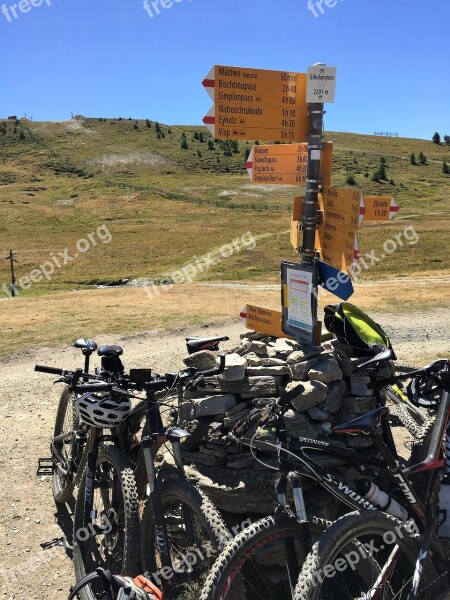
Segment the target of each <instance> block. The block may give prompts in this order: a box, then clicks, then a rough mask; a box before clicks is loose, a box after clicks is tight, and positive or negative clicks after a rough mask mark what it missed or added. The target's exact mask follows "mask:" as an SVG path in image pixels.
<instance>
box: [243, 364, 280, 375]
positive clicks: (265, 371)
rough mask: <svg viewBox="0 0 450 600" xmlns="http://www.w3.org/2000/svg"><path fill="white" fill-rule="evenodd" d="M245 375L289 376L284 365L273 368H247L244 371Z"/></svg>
mask: <svg viewBox="0 0 450 600" xmlns="http://www.w3.org/2000/svg"><path fill="white" fill-rule="evenodd" d="M246 373H247V375H249V376H252V375H253V376H254V375H274V376H277V375H278V376H282V375H289V373H290V371H289V367H288V366H287V365H286V364H285V365H283V366H281V365H280V366H279V365H277V366H274V367H247V370H246Z"/></svg>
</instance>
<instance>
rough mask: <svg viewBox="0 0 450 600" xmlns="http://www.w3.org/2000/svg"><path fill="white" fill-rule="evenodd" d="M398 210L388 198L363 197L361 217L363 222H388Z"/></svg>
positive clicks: (392, 200) (391, 199)
mask: <svg viewBox="0 0 450 600" xmlns="http://www.w3.org/2000/svg"><path fill="white" fill-rule="evenodd" d="M398 210H399V208H398V205H397V204H396V203H395V202H394V199H393V198H391V197H390V196H388V197H382V196H364V206H362V207H361V216H362V220H364V221H389V220H390V219H392V218H393V217H394V216H395V215H396V214H397V212H398Z"/></svg>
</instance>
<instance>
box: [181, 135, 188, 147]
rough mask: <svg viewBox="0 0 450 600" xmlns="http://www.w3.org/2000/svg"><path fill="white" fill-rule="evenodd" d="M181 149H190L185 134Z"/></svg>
mask: <svg viewBox="0 0 450 600" xmlns="http://www.w3.org/2000/svg"><path fill="white" fill-rule="evenodd" d="M181 149H182V150H188V149H189V146H188V143H187V139H186V136H184V137H182V138H181Z"/></svg>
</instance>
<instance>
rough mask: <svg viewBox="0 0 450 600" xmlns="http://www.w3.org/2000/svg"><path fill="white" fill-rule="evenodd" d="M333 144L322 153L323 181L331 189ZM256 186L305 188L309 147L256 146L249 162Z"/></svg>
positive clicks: (327, 146) (302, 145)
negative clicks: (298, 186)
mask: <svg viewBox="0 0 450 600" xmlns="http://www.w3.org/2000/svg"><path fill="white" fill-rule="evenodd" d="M332 159H333V142H326V143H325V144H324V147H323V150H322V152H321V163H320V171H321V175H320V176H321V180H322V182H323V184H324V185H327V186H328V185H330V181H331V163H332ZM246 166H247V171H248V173H249V175H250V178H251V180H252V183H259V184H267V185H302V186H303V185H305V184H306V171H307V168H308V144H306V143H302V144H283V145H280V144H275V145H270V146H253V148H252V151H251V153H250V156H249V157H248V161H247V164H246Z"/></svg>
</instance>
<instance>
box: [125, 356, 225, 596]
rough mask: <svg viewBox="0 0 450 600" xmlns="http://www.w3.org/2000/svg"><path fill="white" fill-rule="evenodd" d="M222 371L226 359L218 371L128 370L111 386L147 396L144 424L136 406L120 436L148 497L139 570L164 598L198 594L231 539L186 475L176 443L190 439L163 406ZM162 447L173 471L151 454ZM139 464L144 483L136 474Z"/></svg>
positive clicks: (174, 413)
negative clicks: (134, 448)
mask: <svg viewBox="0 0 450 600" xmlns="http://www.w3.org/2000/svg"><path fill="white" fill-rule="evenodd" d="M224 367H225V356H220V366H218V367H217V368H213V369H209V370H206V371H198V370H196V369H193V368H188V369H185V370H182V371H179V372H176V373H167V374H166V375H164V377H161V376H159V375H152V374H151V372H150V371H149V370H148V369H133V370H131V371H130V375H129V376H125V377H124V378H122V379H121V380H118V381H117V382H116V384H115V385H116V386H118V387H119V388H120V389H123V390H127V391H128V392H129V393H131V392H142V391H143V392H145V395H146V398H145V400H144V416H145V420H144V422H142V418H141V417H142V404H140V405H139V408H138V409H137V411H136V412H135V413H134V414H133V413H132V414H131V415H130V417H129V418H128V419H127V420H126V421H125V422H124V423H123V424H122V425H121V427H120V428H119V430H120V431H119V435H121V436H122V437H126V438H128V439H129V440H131V439H133V440H135V443H136V444H137V445H138V452H137V456H138V458H137V466H136V471H135V472H136V475H137V478H138V481H139V484H138V489H139V490H140V496H141V497H142V496H143V493H142V491H143V486H142V482H143V481H145V488H144V489H146V491H147V492H148V495H147V500H146V503H145V508H144V511H143V515H142V526H141V559H142V567H143V569H144V571H145V575H146V576H147V577H150V578H151V579H152V580H153V581H154V583H155V584H156V585H157V586H158V587H160V588H162V590H163V592H164V595H165V597H176V598H178V599H180V600H181V599H182V598H186V599H187V598H192V594H194V593H197V594H198V593H199V591H200V589H201V588H202V586H203V581H204V579H205V577H206V574H207V572H208V570H209V568H210V567H211V565H212V563H213V562H214V560H215V558H216V556H217V554H218V553H219V551H220V550H221V548H222V547H223V546H224V545H225V543H226V542H227V541H228V540H229V538H230V534H229V532H228V530H227V528H226V526H225V524H224V522H223V521H222V519H221V517H220V515H219V513H218V512H217V510H216V509H215V508H214V506H213V505H212V503H211V502H210V501H209V500H208V499H207V497H206V496H205V495H204V494H203V493H202V492H201V491H200V490H199V489H198V488H197V487H196V486H195V485H194V484H193V483H192V482H190V481H188V480H187V478H186V476H185V473H184V468H183V462H182V457H181V447H180V444H181V441H182V440H183V439H184V438H186V437H188V436H189V434H188V433H187V432H186V431H184V430H183V429H181V428H180V427H178V408H177V406H176V405H174V403H173V402H172V401H168V398H169V397H170V395H171V394H172V393H173V392H175V394H176V395H177V397H178V400H179V401H181V400H183V399H184V396H183V394H184V390H186V389H189V390H195V389H196V388H197V386H200V385H201V384H202V382H203V380H204V378H205V377H209V376H212V375H217V374H220V373H222V372H223V370H224ZM162 393H163V396H162V397H161V394H162ZM161 409H165V410H166V411H168V413H169V415H170V418H169V424H168V425H164V423H163V419H162V410H161ZM139 434H141V437H140V439H139V440H138V441H136V440H137V437H136V436H137V435H139ZM162 446H165V447H166V449H167V450H168V451H169V452H170V453H171V454H172V457H173V461H174V466H173V467H165V468H159V467H158V464H157V456H156V455H157V452H158V450H159V449H160V448H161V447H162ZM141 457H143V463H142V460H141ZM142 464H143V465H144V467H145V479H143V478H142V473H140V471H141V470H142V469H141V467H142Z"/></svg>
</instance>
